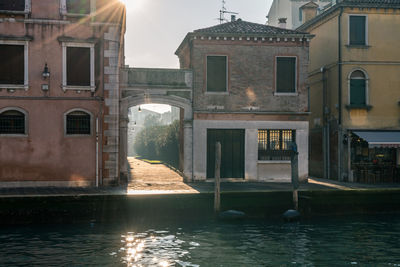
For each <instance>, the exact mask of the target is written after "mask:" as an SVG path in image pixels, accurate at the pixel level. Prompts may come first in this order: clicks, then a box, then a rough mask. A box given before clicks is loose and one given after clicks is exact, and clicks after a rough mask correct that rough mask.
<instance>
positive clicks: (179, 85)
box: [121, 68, 193, 89]
mask: <svg viewBox="0 0 400 267" xmlns="http://www.w3.org/2000/svg"><path fill="white" fill-rule="evenodd" d="M121 75H122V77H121V78H122V79H121V80H122V86H123V87H130V88H134V87H140V88H146V87H147V88H164V89H168V88H176V89H192V86H193V72H192V71H191V70H184V69H150V68H123V69H122V70H121Z"/></svg>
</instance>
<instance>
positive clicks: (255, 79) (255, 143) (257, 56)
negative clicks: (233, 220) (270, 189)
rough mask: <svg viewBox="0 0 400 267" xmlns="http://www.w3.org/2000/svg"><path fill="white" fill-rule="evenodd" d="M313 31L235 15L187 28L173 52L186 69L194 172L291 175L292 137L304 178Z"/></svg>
mask: <svg viewBox="0 0 400 267" xmlns="http://www.w3.org/2000/svg"><path fill="white" fill-rule="evenodd" d="M311 37H312V36H311V35H309V34H307V33H303V32H298V31H293V30H288V29H281V28H276V27H271V26H266V25H262V24H255V23H250V22H246V21H243V20H241V19H238V20H236V21H235V20H233V21H232V22H228V23H224V24H221V25H217V26H214V27H210V28H205V29H200V30H195V31H193V32H190V33H188V34H187V36H186V37H185V39H184V40H183V42H182V43H181V45H180V46H179V48H178V49H177V51H176V54H177V55H178V57H179V60H180V65H181V68H182V69H191V70H192V71H193V103H192V105H193V178H194V180H205V179H207V178H213V177H214V162H215V159H214V158H215V150H214V149H215V142H216V141H219V142H221V144H222V166H221V177H222V178H238V179H246V180H260V181H262V180H263V181H266V180H271V179H274V178H281V179H282V178H283V179H285V178H286V179H289V178H290V161H289V154H288V150H289V147H290V144H291V143H292V142H296V143H297V145H298V151H299V153H300V154H299V175H300V178H301V180H306V179H307V177H308V115H309V110H308V91H307V68H308V49H309V48H308V45H309V41H310V38H311Z"/></svg>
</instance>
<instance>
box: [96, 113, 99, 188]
mask: <svg viewBox="0 0 400 267" xmlns="http://www.w3.org/2000/svg"><path fill="white" fill-rule="evenodd" d="M96 187H99V117H96Z"/></svg>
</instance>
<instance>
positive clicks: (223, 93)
mask: <svg viewBox="0 0 400 267" xmlns="http://www.w3.org/2000/svg"><path fill="white" fill-rule="evenodd" d="M204 94H205V95H229V92H208V91H206V92H205V93H204Z"/></svg>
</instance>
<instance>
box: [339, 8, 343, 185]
mask: <svg viewBox="0 0 400 267" xmlns="http://www.w3.org/2000/svg"><path fill="white" fill-rule="evenodd" d="M342 15H343V7H341V8H340V13H339V17H338V35H339V36H338V82H339V88H338V97H339V99H338V109H339V114H338V117H339V118H338V180H339V181H342V180H343V177H342V155H343V134H342Z"/></svg>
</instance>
